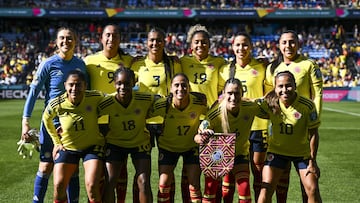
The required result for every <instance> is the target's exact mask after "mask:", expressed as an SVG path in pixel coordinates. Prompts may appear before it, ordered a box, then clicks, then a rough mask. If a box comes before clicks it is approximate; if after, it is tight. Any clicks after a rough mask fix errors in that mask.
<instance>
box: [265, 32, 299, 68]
mask: <svg viewBox="0 0 360 203" xmlns="http://www.w3.org/2000/svg"><path fill="white" fill-rule="evenodd" d="M284 34H292V35H293V36H294V38H295V40H296V43H297V44H299V37H298V35H297V33H296V32H295V31H293V30H286V31H284V32H283V33H281V35H280V38H279V41H280V39H281V36H283V35H284ZM283 61H284V56H283V55H282V53H281V51H279V53H278V56H277V58H276V59H275V60H274V61H273V62H272V63H271V66H270V73H271V74H274V72H275V69H276V68H277V67H278V66H279V64H280V63H281V62H283Z"/></svg>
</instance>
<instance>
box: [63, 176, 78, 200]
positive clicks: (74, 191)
mask: <svg viewBox="0 0 360 203" xmlns="http://www.w3.org/2000/svg"><path fill="white" fill-rule="evenodd" d="M66 192H67V195H68V202H69V203H78V202H79V195H80V181H79V172H75V173H74V174H73V175H72V176H71V179H70V182H69V185H68V187H67V188H66Z"/></svg>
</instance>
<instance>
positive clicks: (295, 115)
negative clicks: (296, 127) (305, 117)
mask: <svg viewBox="0 0 360 203" xmlns="http://www.w3.org/2000/svg"><path fill="white" fill-rule="evenodd" d="M301 116H302V115H301V113H300V112H297V111H296V112H295V113H294V117H295V118H296V119H297V120H299V119H300V118H301Z"/></svg>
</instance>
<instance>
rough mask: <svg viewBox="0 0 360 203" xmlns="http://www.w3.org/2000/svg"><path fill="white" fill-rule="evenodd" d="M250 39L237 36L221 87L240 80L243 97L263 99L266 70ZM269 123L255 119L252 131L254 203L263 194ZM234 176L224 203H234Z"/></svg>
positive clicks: (228, 178) (230, 177) (227, 181)
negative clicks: (230, 81)
mask: <svg viewBox="0 0 360 203" xmlns="http://www.w3.org/2000/svg"><path fill="white" fill-rule="evenodd" d="M252 48H253V47H252V42H251V37H250V36H249V35H248V34H247V33H238V34H236V35H235V38H234V41H233V43H232V49H233V51H234V54H235V59H234V60H233V61H232V62H231V63H230V64H228V65H225V66H223V67H222V68H221V69H220V71H219V72H220V73H219V87H221V88H222V87H223V86H224V83H225V81H226V80H227V79H229V78H237V79H239V80H240V81H241V84H242V87H243V93H244V97H246V98H251V99H254V98H261V97H263V96H264V91H265V90H264V80H265V71H266V68H265V66H264V64H262V63H260V62H259V61H257V60H256V59H255V58H253V57H252ZM267 128H268V121H267V120H266V119H261V118H258V117H255V119H254V122H253V124H252V127H251V132H250V138H249V140H250V160H251V170H252V173H253V176H254V181H253V189H254V192H255V202H256V201H257V197H258V196H259V193H260V186H261V172H262V168H263V166H264V161H265V155H266V148H267V140H266V139H267ZM233 185H234V177H233V174H228V175H226V176H225V177H224V178H223V190H222V193H223V198H224V202H233V197H234V187H233Z"/></svg>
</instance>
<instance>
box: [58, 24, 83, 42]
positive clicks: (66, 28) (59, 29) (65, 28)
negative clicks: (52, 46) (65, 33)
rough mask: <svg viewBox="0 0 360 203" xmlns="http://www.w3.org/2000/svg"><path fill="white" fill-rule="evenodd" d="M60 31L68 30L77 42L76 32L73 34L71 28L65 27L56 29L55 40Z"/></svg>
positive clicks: (73, 30) (73, 31)
mask: <svg viewBox="0 0 360 203" xmlns="http://www.w3.org/2000/svg"><path fill="white" fill-rule="evenodd" d="M62 30H69V31H70V32H71V33H72V34H73V36H74V40H75V42H77V41H78V36H77V34H76V32H75V29H73V28H71V27H65V26H63V27H59V28H58V29H57V31H56V39H57V35H58V34H59V32H61V31H62Z"/></svg>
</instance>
